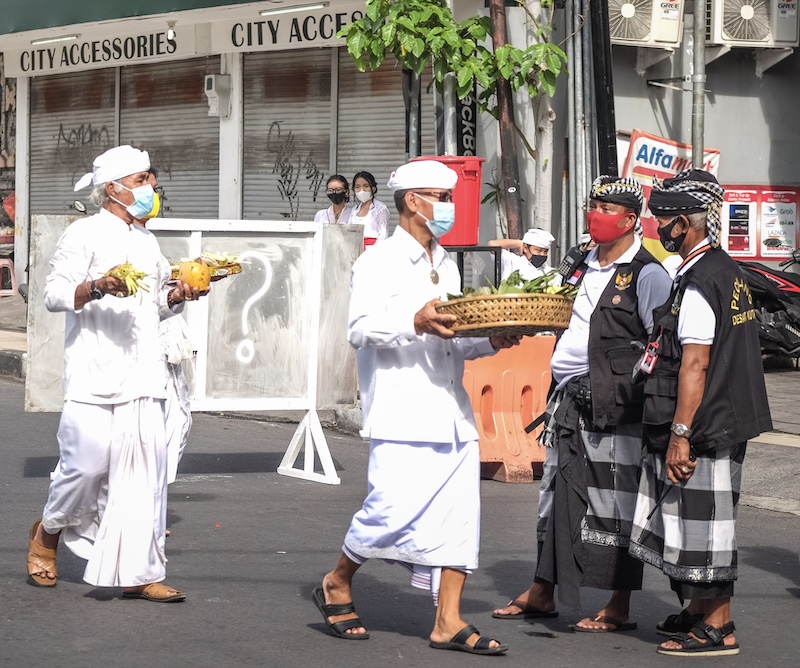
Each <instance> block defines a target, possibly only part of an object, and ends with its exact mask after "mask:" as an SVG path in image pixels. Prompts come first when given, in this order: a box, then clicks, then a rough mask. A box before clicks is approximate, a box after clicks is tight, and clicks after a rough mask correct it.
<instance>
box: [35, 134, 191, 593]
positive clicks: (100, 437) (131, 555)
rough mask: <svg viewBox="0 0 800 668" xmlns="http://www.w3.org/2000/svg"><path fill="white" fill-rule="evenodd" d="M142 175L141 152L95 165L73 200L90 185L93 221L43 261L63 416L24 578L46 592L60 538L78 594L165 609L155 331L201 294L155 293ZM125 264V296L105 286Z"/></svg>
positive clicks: (155, 252)
mask: <svg viewBox="0 0 800 668" xmlns="http://www.w3.org/2000/svg"><path fill="white" fill-rule="evenodd" d="M149 169H150V159H149V156H148V154H147V152H146V151H140V150H138V149H135V148H133V147H131V146H118V147H116V148H113V149H110V150H109V151H106V152H105V153H103V154H102V155H101V156H99V157H98V158H96V159H95V161H94V165H93V171H92V172H91V173H89V174H86V175H85V176H84V177H83V178H81V180H80V181H79V182H78V183H77V184H76V186H75V189H76V190H79V189H80V188H83V187H85V186H87V185H89V183H93V184H94V191H93V192H92V201H93V202H94V203H95V204H97V205H98V206H100V211H99V212H98V213H97V214H95V215H93V216H89V217H87V218H82V219H79V220H77V221H75V222H74V223H72V225H70V226H69V228H67V230H66V231H65V232H64V234H63V235H62V237H61V239H60V240H59V242H58V246H57V248H56V252H55V254H54V256H53V259H52V260H51V262H50V274H49V275H48V277H47V281H46V284H45V290H44V299H45V304H46V306H47V308H48V310H50V311H64V312H65V314H66V327H65V329H66V338H65V354H64V407H63V411H62V415H61V422H60V424H59V429H58V443H59V454H60V458H59V464H58V468H57V469H56V472H55V476H54V478H53V480H52V482H51V484H50V488H49V491H48V499H47V503H46V505H45V508H44V512H43V514H42V519H41V521H39V520H37V521H36V522H35V523H34V525H33V527H32V529H31V532H30V537H29V538H30V542H29V549H28V575H29V579H30V581H31V582H32V583H33V584H35V585H38V586H42V587H52V586H55V584H56V582H57V580H58V574H57V569H56V548H57V545H58V539H59V536H62V537H63V540H64V544H65V545H66V546H67V547H69V548H70V550H71V551H72V552H74V553H75V554H76V555H77V556H79V557H81V558H83V559H86V560H87V564H86V570H85V572H84V580H85V581H86V582H88V583H89V584H92V585H94V586H98V587H122V588H123V594H122V595H123V597H125V598H143V599H147V600H152V601H159V602H171V601H181V600H184V599H185V594H183V593H182V592H180V591H178V590H176V589H172V588H170V587H167V586H166V585H163V584H161V581H162V580H163V579H164V578H165V577H166V557H165V554H164V530H165V522H166V502H167V453H166V439H165V427H164V398H165V396H166V392H165V390H166V384H167V372H166V366H165V363H164V358H163V353H162V350H161V345H160V342H159V334H158V327H159V322H160V320H161V319H163V318H166V317H170V316H172V315H174V313H176V312H178V311H179V310H181V309H182V308H183V307H182V303H183V302H184V301H185V300H186V299H196V298H198V297H199V296H200V294H201V293H200V292H199V291H198V289H197V288H191V287H190V286H189V285H188V284H186V283H180V284H179V285H177V286H168V285H167V281H168V279H169V278H170V269H169V265H168V263H167V262H166V260H164V258H163V256H162V255H161V251H160V249H159V246H158V242H157V241H156V238H155V237H154V236H153V234H152V233H151V232H149V231H148V230H147V229H146V228H145V226H144V220H145V219H146V218H147V217H148V215H149V214H150V213H151V211H152V210H153V207H154V201H155V197H154V191H153V187H152V185H150V184H149V183H148V179H150V178H151V175H150V174H149V171H148V170H149ZM125 263H130V264H131V265H133V267H134V268H135V269H136V270H138V271H141V272H144V273H145V274H146V276H145V278H144V279H142V281H141V286H142V287H141V289H140V290H139V291H138V292H137V293H136V294H135V296H132V295H129V288H128V285H126V282H125V281H123V280H121V279H120V278H117V277H114V276H107V275H106V273H107V272H108V271H109V270H111V269H112V268H115V267H117V266H119V265H123V264H125Z"/></svg>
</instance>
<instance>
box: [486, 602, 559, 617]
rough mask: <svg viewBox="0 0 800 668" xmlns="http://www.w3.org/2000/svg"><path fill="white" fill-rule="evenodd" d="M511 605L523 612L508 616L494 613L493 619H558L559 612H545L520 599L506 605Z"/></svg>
mask: <svg viewBox="0 0 800 668" xmlns="http://www.w3.org/2000/svg"><path fill="white" fill-rule="evenodd" d="M509 605H516V606H517V607H518V608H519V609H520V610H522V612H512V613H509V614H507V615H504V614H502V613H500V612H493V613H492V617H494V618H495V619H553V618H554V617H558V612H557V611H556V610H552V611H550V612H544V611H542V610H539V609H538V608H536V607H534V606H532V605H531V604H530V603H526V602H525V601H522V600H520V599H517V600H516V601H509V602H508V603H506V607H508V606H509Z"/></svg>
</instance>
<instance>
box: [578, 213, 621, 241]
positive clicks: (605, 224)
mask: <svg viewBox="0 0 800 668" xmlns="http://www.w3.org/2000/svg"><path fill="white" fill-rule="evenodd" d="M627 216H628V214H627V213H623V214H622V215H621V216H620V215H618V214H616V213H603V212H602V211H590V212H589V213H588V214H586V220H587V221H588V223H589V234H591V235H592V239H594V241H595V243H598V244H607V243H609V242H610V241H614V239H617V238H619V237H621V236H622V235H623V234H625V232H627V231H628V230H629V229H630V228H629V227H617V223H619V222H620V221H621V220H622V219H623V218H626V217H627Z"/></svg>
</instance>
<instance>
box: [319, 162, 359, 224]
mask: <svg viewBox="0 0 800 668" xmlns="http://www.w3.org/2000/svg"><path fill="white" fill-rule="evenodd" d="M325 194H326V195H327V196H328V199H329V200H330V201H331V202H333V204H331V206H329V207H328V208H327V209H320V210H319V211H317V214H316V215H315V216H314V222H315V223H329V224H331V225H347V224H348V223H354V222H355V221H354V220H351V216H352V215H353V208H352V207H351V206H349V202H350V188H349V186H348V185H347V179H346V178H344V176H340V175H339V174H334V175H333V176H331V177H330V178H329V179H328V183H327V186H326V189H325Z"/></svg>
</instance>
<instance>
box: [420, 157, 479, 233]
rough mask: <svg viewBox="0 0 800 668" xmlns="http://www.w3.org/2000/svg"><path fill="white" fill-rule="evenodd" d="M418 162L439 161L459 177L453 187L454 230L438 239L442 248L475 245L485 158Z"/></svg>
mask: <svg viewBox="0 0 800 668" xmlns="http://www.w3.org/2000/svg"><path fill="white" fill-rule="evenodd" d="M415 160H437V161H438V162H441V163H444V164H445V165H447V166H448V167H449V168H450V169H452V170H454V171H455V172H456V173H457V174H458V181H457V182H456V187H455V188H453V203H454V204H455V205H456V222H455V225H453V229H452V230H450V231H449V232H448V233H447V234H445V235H443V236H442V237H441V238H440V239H439V243H440V244H442V246H476V245H477V244H478V229H479V227H480V209H481V172H482V164H481V163H483V162H485V161H486V158H478V157H476V156H474V155H429V156H420V157H419V158H412V162H413V161H415Z"/></svg>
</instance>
